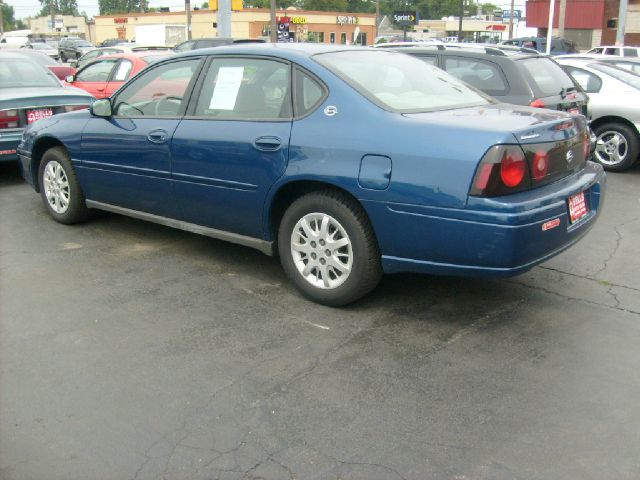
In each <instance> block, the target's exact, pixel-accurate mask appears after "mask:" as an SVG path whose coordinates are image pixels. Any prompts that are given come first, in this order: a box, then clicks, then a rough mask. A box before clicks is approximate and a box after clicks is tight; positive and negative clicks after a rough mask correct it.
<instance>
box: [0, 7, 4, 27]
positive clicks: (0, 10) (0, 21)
mask: <svg viewBox="0 0 640 480" xmlns="http://www.w3.org/2000/svg"><path fill="white" fill-rule="evenodd" d="M2 7H4V3H2V0H0V35H4V19H3V18H2Z"/></svg>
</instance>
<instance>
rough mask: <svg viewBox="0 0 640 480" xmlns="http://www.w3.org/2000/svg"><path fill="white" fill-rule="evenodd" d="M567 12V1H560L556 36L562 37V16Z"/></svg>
mask: <svg viewBox="0 0 640 480" xmlns="http://www.w3.org/2000/svg"><path fill="white" fill-rule="evenodd" d="M566 11H567V0H560V9H559V10H558V36H559V37H560V38H563V37H564V16H565V13H566Z"/></svg>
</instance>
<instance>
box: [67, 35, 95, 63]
mask: <svg viewBox="0 0 640 480" xmlns="http://www.w3.org/2000/svg"><path fill="white" fill-rule="evenodd" d="M94 48H96V47H95V46H94V45H93V43H91V42H87V41H86V40H83V39H82V38H63V39H62V40H60V43H59V44H58V53H59V55H60V61H61V62H63V63H64V62H66V61H67V60H69V59H74V60H77V59H78V58H80V57H81V56H82V55H84V54H85V53H87V52H88V51H89V50H93V49H94Z"/></svg>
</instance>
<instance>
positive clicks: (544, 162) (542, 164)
mask: <svg viewBox="0 0 640 480" xmlns="http://www.w3.org/2000/svg"><path fill="white" fill-rule="evenodd" d="M531 171H532V173H533V178H534V180H536V181H540V180H542V179H543V178H544V177H545V176H546V175H547V172H548V171H549V152H548V151H547V150H542V149H540V150H537V151H536V153H535V154H534V155H533V165H532V167H531Z"/></svg>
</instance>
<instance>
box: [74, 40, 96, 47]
mask: <svg viewBox="0 0 640 480" xmlns="http://www.w3.org/2000/svg"><path fill="white" fill-rule="evenodd" d="M73 44H74V45H75V46H77V47H93V44H91V43H89V42H87V41H86V40H76V41H75V42H73Z"/></svg>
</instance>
